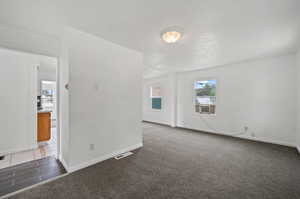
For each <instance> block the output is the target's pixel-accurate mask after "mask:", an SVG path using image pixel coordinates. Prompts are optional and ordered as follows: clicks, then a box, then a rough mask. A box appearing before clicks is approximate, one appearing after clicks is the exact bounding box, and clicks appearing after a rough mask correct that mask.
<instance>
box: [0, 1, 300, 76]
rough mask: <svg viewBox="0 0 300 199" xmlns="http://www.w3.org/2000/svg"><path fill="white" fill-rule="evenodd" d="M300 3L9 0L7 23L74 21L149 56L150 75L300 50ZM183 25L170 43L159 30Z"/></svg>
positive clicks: (3, 16) (47, 25)
mask: <svg viewBox="0 0 300 199" xmlns="http://www.w3.org/2000/svg"><path fill="white" fill-rule="evenodd" d="M299 10H300V1H299V0H226V1H220V0H188V1H184V0H126V1H120V0H107V1H104V0H76V1H74V0H51V1H50V0H48V1H46V0H43V1H41V0H27V1H17V0H2V1H1V4H0V23H1V22H2V23H6V24H10V25H18V26H22V27H26V28H31V29H34V30H36V31H39V32H46V33H47V34H53V35H57V34H59V32H60V31H59V30H60V28H59V27H60V26H61V25H63V24H68V25H71V26H73V27H75V28H78V29H81V30H84V31H86V32H89V33H91V34H94V35H97V36H100V37H102V38H104V39H107V40H109V41H112V42H115V43H117V44H120V45H122V46H125V47H128V48H131V49H135V50H138V51H141V52H142V53H144V63H145V76H152V75H156V74H161V73H164V72H170V71H181V70H194V69H200V68H204V67H212V66H216V65H223V64H228V63H233V62H239V61H242V60H248V59H254V58H259V57H264V56H272V55H276V54H282V53H286V52H290V51H295V50H296V49H297V48H298V47H299V40H300V12H299ZM169 26H179V27H182V28H183V29H184V37H183V39H182V40H181V41H180V42H179V43H177V44H175V45H167V44H165V43H163V42H162V41H161V39H160V32H161V30H162V29H165V28H166V27H169Z"/></svg>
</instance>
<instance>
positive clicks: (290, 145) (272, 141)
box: [178, 125, 296, 148]
mask: <svg viewBox="0 0 300 199" xmlns="http://www.w3.org/2000/svg"><path fill="white" fill-rule="evenodd" d="M178 127H180V128H184V129H190V130H194V131H203V132H206V133H212V134H215V135H224V136H229V137H236V138H240V139H245V140H252V141H257V142H263V143H270V144H277V145H282V146H288V147H294V148H295V147H296V145H295V144H291V143H288V142H282V141H277V140H269V139H266V138H261V137H250V136H237V135H234V134H229V133H224V132H212V131H207V130H201V129H193V128H187V127H184V126H182V125H178Z"/></svg>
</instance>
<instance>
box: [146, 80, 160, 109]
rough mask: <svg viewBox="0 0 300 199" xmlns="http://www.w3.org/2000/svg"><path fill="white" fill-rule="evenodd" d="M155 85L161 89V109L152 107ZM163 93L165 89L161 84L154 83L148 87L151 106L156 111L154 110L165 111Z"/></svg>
mask: <svg viewBox="0 0 300 199" xmlns="http://www.w3.org/2000/svg"><path fill="white" fill-rule="evenodd" d="M153 87H159V88H160V89H161V93H162V95H161V96H160V98H161V109H153V108H152V88H153ZM163 93H164V89H163V87H162V86H161V85H160V84H152V85H150V86H149V89H148V94H149V105H150V106H149V108H150V110H151V111H154V112H161V111H163V109H164V97H163Z"/></svg>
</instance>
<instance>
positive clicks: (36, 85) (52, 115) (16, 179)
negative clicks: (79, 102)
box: [0, 48, 66, 197]
mask: <svg viewBox="0 0 300 199" xmlns="http://www.w3.org/2000/svg"><path fill="white" fill-rule="evenodd" d="M0 66H1V67H0V93H1V101H0V109H1V110H2V113H3V114H1V115H0V128H1V139H0V182H1V186H0V197H1V196H3V195H5V194H8V193H11V192H14V191H16V190H19V189H22V188H25V187H27V186H31V185H33V184H36V183H39V182H41V181H44V180H48V179H50V178H53V177H56V176H59V175H62V174H64V173H66V170H65V169H64V167H63V165H62V164H61V163H60V162H59V160H58V157H59V151H60V148H59V147H60V144H59V143H60V127H59V123H58V122H57V121H58V120H59V118H58V117H59V112H58V109H57V104H58V100H57V99H58V97H57V96H59V93H58V89H57V86H58V84H57V76H58V75H57V69H58V60H57V58H56V57H48V56H43V55H38V54H31V53H25V52H19V51H14V50H9V49H4V48H0ZM4 113H5V114H4Z"/></svg>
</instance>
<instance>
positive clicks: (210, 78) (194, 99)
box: [192, 77, 219, 116]
mask: <svg viewBox="0 0 300 199" xmlns="http://www.w3.org/2000/svg"><path fill="white" fill-rule="evenodd" d="M208 80H215V81H216V95H215V97H216V107H215V113H200V112H196V110H195V107H196V93H195V83H196V82H199V81H208ZM218 93H219V80H218V78H216V77H200V78H196V79H194V80H193V84H192V94H193V103H192V104H193V107H192V110H193V113H194V114H195V115H200V116H216V115H217V110H218V109H217V107H218V101H219V100H218Z"/></svg>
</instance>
